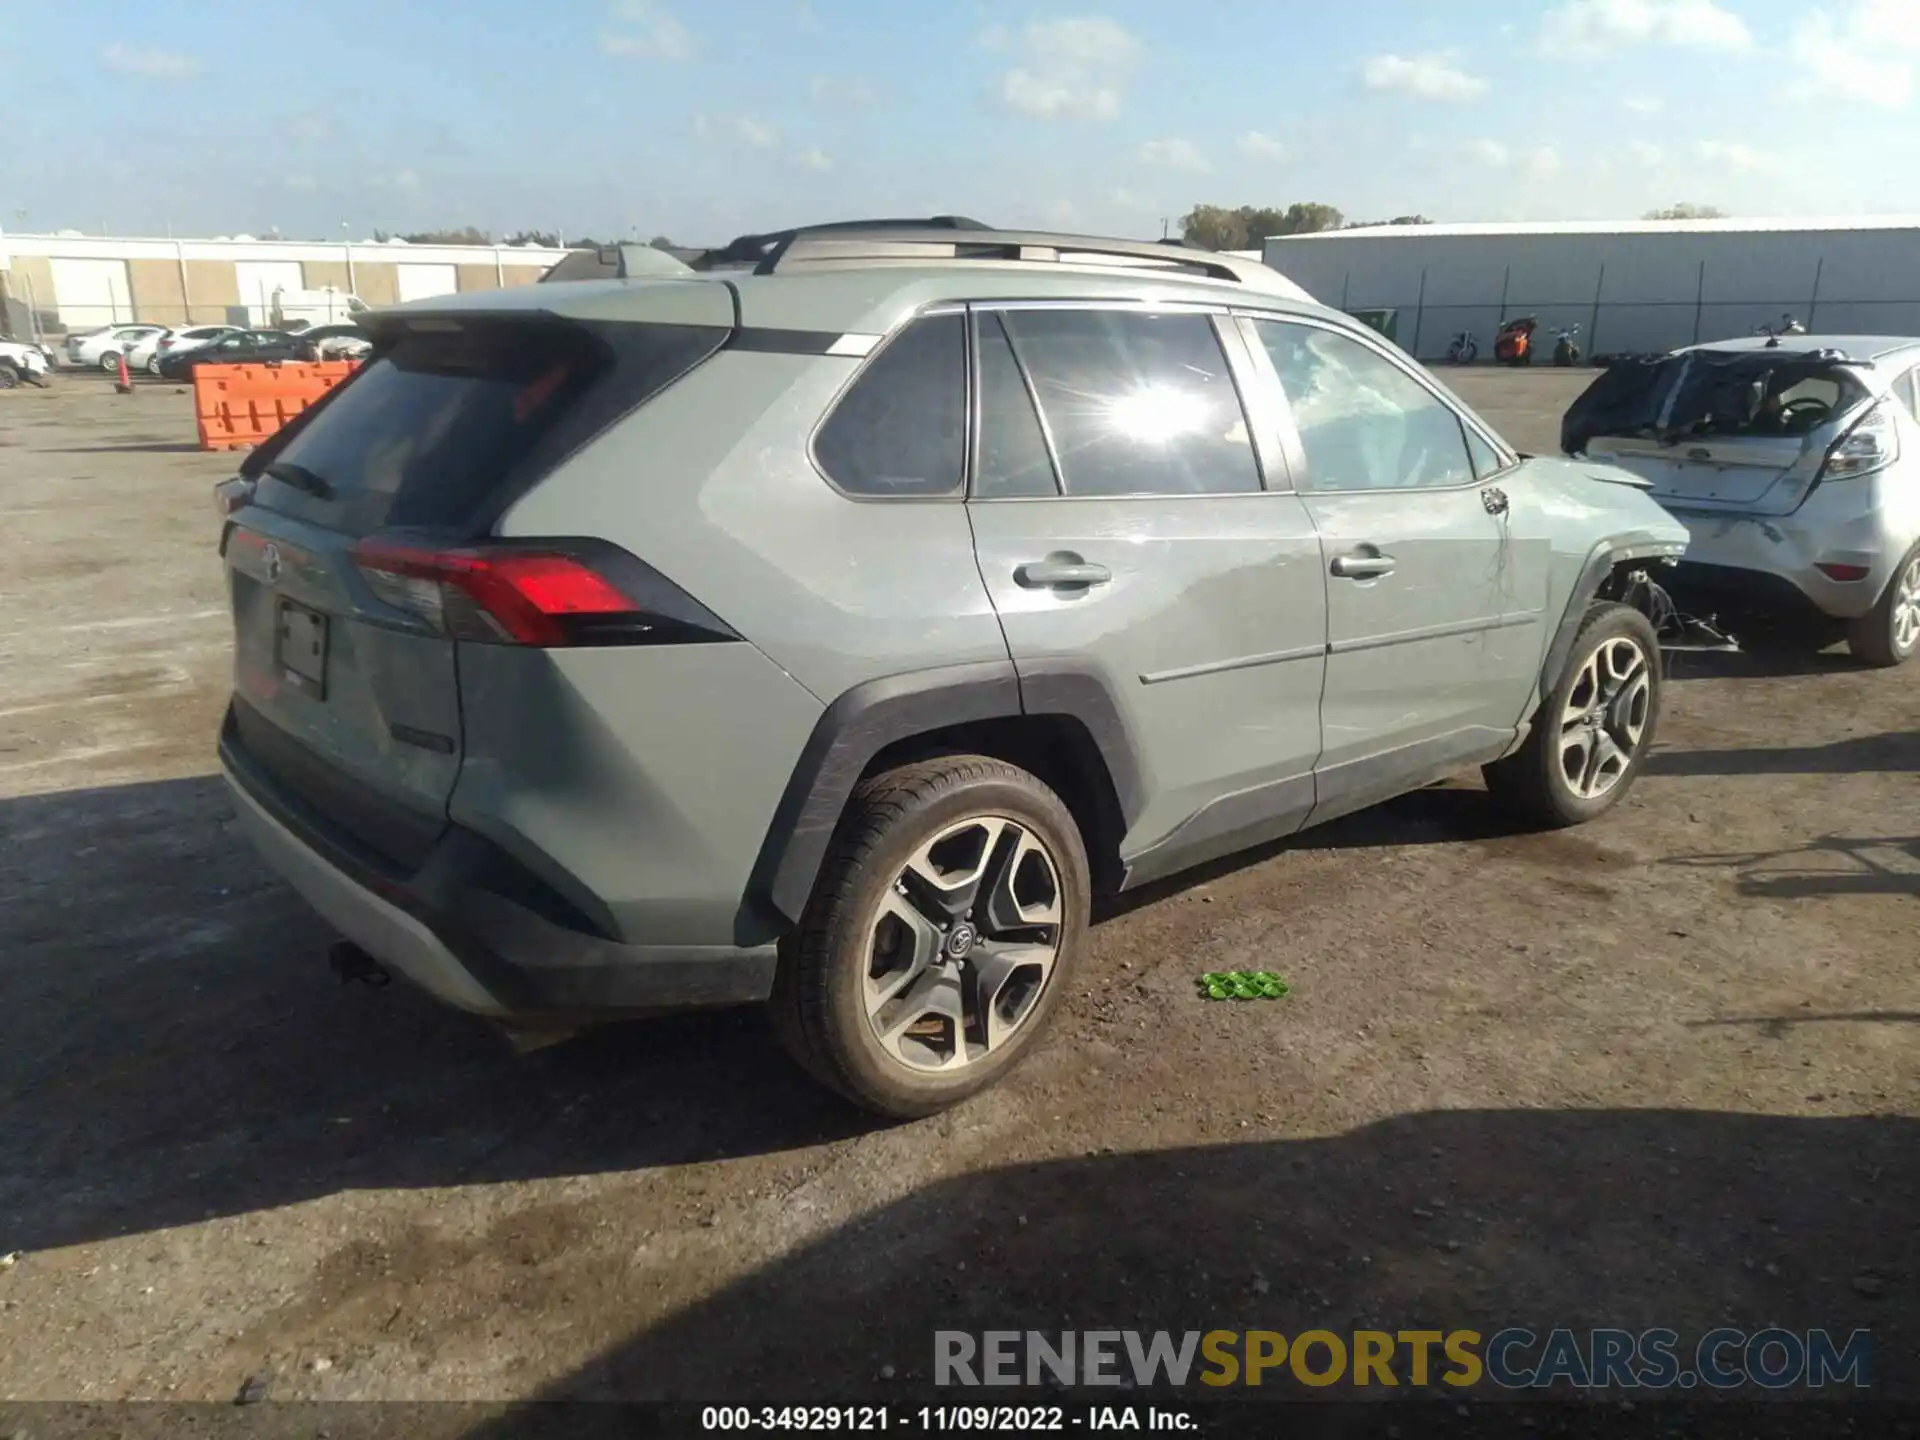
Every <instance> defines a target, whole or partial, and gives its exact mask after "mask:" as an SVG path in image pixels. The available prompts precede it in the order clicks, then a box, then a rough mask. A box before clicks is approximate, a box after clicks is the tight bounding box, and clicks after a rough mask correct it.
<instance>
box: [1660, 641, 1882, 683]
mask: <svg viewBox="0 0 1920 1440" xmlns="http://www.w3.org/2000/svg"><path fill="white" fill-rule="evenodd" d="M1867 668H1868V667H1866V666H1865V665H1863V664H1861V663H1860V661H1858V660H1856V659H1854V658H1853V656H1852V655H1851V654H1849V653H1848V652H1847V651H1846V650H1844V649H1839V650H1836V649H1833V648H1831V647H1829V648H1827V649H1820V648H1818V647H1817V646H1816V645H1813V644H1809V645H1807V646H1803V647H1801V648H1799V649H1791V648H1781V649H1765V648H1762V649H1749V650H1738V651H1689V652H1685V653H1682V654H1671V655H1669V656H1668V657H1667V679H1669V680H1676V681H1677V680H1786V679H1791V678H1793V677H1795V676H1801V675H1860V674H1864V673H1866V672H1867Z"/></svg>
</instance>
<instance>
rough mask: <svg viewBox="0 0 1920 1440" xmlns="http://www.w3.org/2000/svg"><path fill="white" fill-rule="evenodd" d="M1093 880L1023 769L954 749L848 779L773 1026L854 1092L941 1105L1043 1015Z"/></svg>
mask: <svg viewBox="0 0 1920 1440" xmlns="http://www.w3.org/2000/svg"><path fill="white" fill-rule="evenodd" d="M955 877H958V878H957V879H956V878H955ZM1091 888H1092V887H1091V882H1090V879H1089V872H1088V867H1087V856H1086V849H1085V846H1084V845H1083V843H1082V841H1081V838H1080V831H1079V827H1078V826H1077V825H1076V824H1075V822H1074V819H1073V816H1072V814H1071V813H1070V812H1069V811H1068V810H1067V807H1066V806H1065V805H1064V804H1063V803H1062V802H1061V800H1060V797H1059V796H1057V795H1055V794H1054V793H1053V791H1052V790H1050V789H1048V788H1047V786H1046V785H1044V784H1042V783H1041V782H1040V781H1039V780H1038V779H1037V778H1036V777H1034V776H1033V775H1031V774H1029V773H1028V772H1027V771H1025V770H1022V769H1019V768H1018V767H1017V766H1013V765H1009V764H1007V763H1006V762H1005V761H1002V760H996V759H992V758H990V757H987V756H983V755H953V756H943V757H940V758H938V759H933V760H926V761H921V762H919V763H916V764H912V765H905V766H901V767H900V768H898V769H895V770H889V771H886V772H885V773H883V774H880V775H876V776H873V777H871V778H870V779H868V780H865V781H863V782H861V784H860V785H859V787H858V788H857V789H856V790H855V791H854V794H853V798H852V800H851V801H850V802H849V804H848V808H847V813H846V815H845V816H844V817H843V819H842V820H841V823H840V826H839V829H838V831H837V832H836V834H835V837H834V841H833V844H832V846H831V848H830V849H829V851H828V853H827V857H826V859H825V860H824V861H823V862H822V864H821V867H820V876H819V879H818V880H817V881H816V882H815V885H814V891H813V895H812V898H811V899H810V900H809V901H808V903H807V909H806V913H805V914H804V915H803V916H802V918H801V923H800V928H799V930H798V932H797V933H796V934H795V935H794V936H792V937H791V938H790V939H789V941H788V943H787V946H786V948H785V950H784V951H783V953H782V956H781V962H780V970H779V974H778V977H777V979H776V980H775V983H774V992H773V997H772V1001H771V1009H772V1019H773V1024H774V1029H775V1032H776V1034H777V1035H778V1036H779V1038H780V1041H781V1044H782V1045H783V1046H784V1047H785V1048H786V1050H787V1051H788V1053H790V1054H791V1055H792V1056H793V1058H794V1059H795V1060H796V1061H798V1062H799V1064H800V1066H801V1068H803V1069H804V1070H806V1071H807V1073H808V1074H809V1075H811V1076H813V1078H814V1079H816V1080H818V1081H819V1082H820V1083H821V1084H823V1085H825V1086H827V1087H828V1088H829V1089H832V1090H835V1091H837V1092H839V1093H840V1094H841V1095H844V1096H845V1097H846V1098H847V1099H849V1100H851V1101H853V1102H854V1103H855V1104H856V1105H859V1106H861V1107H863V1108H864V1109H867V1110H870V1111H873V1112H874V1113H876V1114H879V1115H885V1116H888V1117H891V1118H894V1119H913V1118H916V1117H919V1116H922V1115H930V1114H933V1113H934V1112H936V1111H939V1110H944V1109H946V1108H947V1107H948V1106H950V1105H954V1104H957V1103H958V1102H959V1101H961V1100H964V1099H966V1098H967V1097H968V1096H970V1095H973V1094H975V1093H976V1092H978V1091H980V1090H982V1089H984V1088H986V1087H987V1086H988V1085H991V1084H992V1083H993V1082H994V1081H996V1080H998V1079H999V1078H1000V1077H1001V1076H1002V1075H1003V1074H1005V1073H1006V1072H1007V1071H1008V1070H1009V1069H1011V1068H1012V1067H1013V1066H1014V1065H1016V1064H1018V1063H1019V1061H1020V1059H1021V1058H1022V1057H1023V1056H1024V1055H1025V1054H1026V1053H1027V1052H1028V1051H1029V1050H1030V1049H1031V1048H1032V1046H1033V1045H1034V1044H1035V1043H1036V1042H1037V1041H1038V1039H1039V1037H1040V1035H1041V1034H1042V1033H1043V1032H1044V1030H1045V1028H1046V1025H1047V1022H1048V1021H1049V1020H1050V1019H1051V1018H1052V1014H1053V1011H1054V1010H1055V1009H1056V1008H1057V1007H1058V1005H1059V1003H1060V998H1061V996H1062V995H1064V994H1065V993H1066V989H1067V986H1068V984H1069V981H1070V979H1071V973H1072V969H1073V965H1074V963H1075V961H1076V960H1077V958H1078V954H1079V950H1080V946H1081V939H1082V937H1083V935H1084V934H1085V932H1086V927H1087V912H1088V905H1089V900H1090V894H1091Z"/></svg>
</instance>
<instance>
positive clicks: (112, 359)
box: [100, 350, 120, 375]
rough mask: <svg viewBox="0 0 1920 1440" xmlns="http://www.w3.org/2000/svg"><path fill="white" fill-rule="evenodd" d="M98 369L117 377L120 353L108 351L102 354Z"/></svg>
mask: <svg viewBox="0 0 1920 1440" xmlns="http://www.w3.org/2000/svg"><path fill="white" fill-rule="evenodd" d="M100 368H101V369H102V370H104V371H106V372H107V373H108V374H109V375H118V374H119V373H120V352H119V351H118V350H109V351H107V352H106V353H105V354H103V355H102V356H101V357H100Z"/></svg>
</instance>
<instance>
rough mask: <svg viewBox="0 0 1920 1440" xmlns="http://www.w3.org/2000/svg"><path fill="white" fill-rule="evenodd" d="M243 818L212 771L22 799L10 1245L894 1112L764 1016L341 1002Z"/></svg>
mask: <svg viewBox="0 0 1920 1440" xmlns="http://www.w3.org/2000/svg"><path fill="white" fill-rule="evenodd" d="M231 814H232V811H231V806H230V804H229V802H228V800H227V797H226V794H225V790H224V785H223V783H222V782H221V781H220V780H218V779H217V778H215V777H201V778H195V779H190V780H176V781H167V782H160V783H152V784H141V785H130V786H125V787H119V788H113V789H104V790H93V791H74V792H68V793H65V794H60V795H52V796H43V797H35V798H29V799H17V800H12V801H5V802H0V957H4V963H3V964H0V1135H4V1136H5V1137H6V1142H5V1163H4V1164H0V1217H5V1219H4V1222H3V1223H0V1249H26V1250H38V1249H45V1248H48V1247H51V1246H58V1245H67V1244H74V1243H78V1242H82V1241H88V1240H97V1239H100V1238H102V1237H106V1236H113V1235H123V1234H130V1233H138V1232H143V1231H149V1230H155V1229H159V1228H163V1227H166V1226H171V1225H178V1224H184V1223H191V1222H196V1221H199V1220H202V1219H204V1218H208V1217H210V1216H216V1215H233V1214H240V1213H244V1212H249V1211H253V1210H260V1209H267V1208H271V1207H275V1206H281V1205H286V1204H290V1203H293V1202H296V1201H301V1200H308V1199H312V1198H314V1197H316V1196H321V1195H327V1194H331V1193H334V1192H337V1191H341V1190H347V1189H385V1188H395V1187H399V1188H413V1187H426V1186H443V1185H459V1184H465V1183H471V1182H485V1181H500V1180H513V1179H522V1178H529V1177H548V1176H562V1175H572V1174H583V1173H600V1172H608V1171H624V1170H629V1169H634V1168H638V1167H644V1166H670V1165H675V1164H681V1163H687V1162H692V1161H705V1160H712V1159H716V1158H720V1157H725V1156H739V1155H749V1154H758V1153H767V1152H774V1151H781V1150H786V1149H791V1148H796V1147H801V1146H807V1145H813V1144H818V1143H821V1142H823V1141H827V1140H832V1139H836V1138H840V1137H843V1136H846V1135H850V1134H854V1133H858V1132H859V1131H861V1130H863V1129H866V1128H870V1127H871V1126H872V1124H873V1123H874V1122H873V1121H872V1120H870V1119H869V1118H867V1117H864V1116H862V1115H860V1114H859V1113H857V1112H855V1111H854V1110H852V1109H851V1108H850V1107H848V1106H846V1105H844V1104H842V1103H840V1102H838V1101H836V1100H834V1099H832V1098H831V1097H829V1096H827V1095H826V1094H825V1093H824V1092H822V1091H820V1090H818V1089H817V1088H816V1087H814V1086H813V1085H811V1084H807V1083H804V1082H802V1081H801V1079H800V1076H799V1074H798V1072H797V1071H795V1070H794V1069H793V1067H792V1066H791V1065H790V1064H789V1062H788V1061H787V1060H786V1058H785V1057H784V1056H783V1055H781V1054H780V1053H779V1052H778V1051H777V1050H776V1049H775V1048H774V1046H773V1044H772V1042H771V1039H770V1038H769V1037H767V1036H766V1034H765V1033H764V1029H765V1027H764V1022H763V1020H762V1017H761V1016H760V1014H759V1013H758V1012H757V1011H753V1010H746V1011H733V1012H725V1013H712V1014H705V1015H687V1016H680V1017H673V1018H666V1019H660V1020H650V1021H645V1022H636V1023H633V1024H627V1025H620V1026H611V1027H608V1028H606V1029H604V1030H600V1031H595V1032H592V1033H589V1034H587V1035H584V1036H582V1037H580V1038H579V1039H577V1040H574V1041H572V1042H569V1043H567V1044H564V1045H558V1046H554V1047H552V1048H550V1049H546V1050H542V1051H539V1052H537V1053H534V1054H531V1055H527V1056H521V1057H516V1056H514V1055H513V1054H512V1053H511V1051H510V1050H509V1049H508V1048H507V1046H506V1044H505V1042H504V1041H503V1040H501V1039H500V1037H499V1036H498V1035H497V1034H496V1033H495V1032H494V1031H492V1030H491V1029H490V1028H488V1027H487V1026H485V1025H484V1024H482V1023H481V1022H478V1021H475V1020H471V1019H469V1018H467V1017H464V1016H461V1015H458V1014H456V1013H454V1012H452V1011H449V1010H446V1009H444V1008H443V1007H441V1006H440V1005H438V1004H436V1003H435V1002H433V1001H431V1000H429V999H427V998H426V997H424V996H421V995H419V994H416V993H415V992H413V991H412V990H411V989H409V988H408V987H406V986H404V985H393V986H391V987H388V988H387V989H384V990H379V991H374V990H368V989H366V988H364V987H360V986H354V987H351V988H343V987H342V986H341V985H340V984H339V983H338V981H337V980H335V979H334V977H333V976H332V975H331V974H330V973H329V971H328V969H327V965H326V958H325V957H326V950H327V945H328V943H329V942H330V941H331V940H332V939H333V938H334V936H333V934H332V932H331V931H330V930H329V929H328V927H327V926H326V925H325V923H324V922H323V921H321V920H320V919H318V918H317V917H316V916H315V915H313V913H312V912H311V911H310V910H308V909H307V907H306V906H305V904H304V903H303V902H302V901H301V900H300V899H299V898H298V897H297V896H296V895H295V894H294V893H293V892H292V891H291V890H289V889H288V888H287V887H286V886H285V885H284V884H282V883H281V882H280V881H279V880H278V879H277V878H276V877H274V876H273V875H272V874H270V873H269V872H268V871H267V870H266V868H265V867H264V865H263V864H262V863H261V862H260V861H259V860H258V859H256V858H255V856H254V853H253V851H252V849H251V847H250V846H249V845H248V844H247V842H246V840H245V839H244V837H243V836H241V835H240V834H238V833H236V832H233V831H232V830H231V828H230V827H231V823H232V822H231Z"/></svg>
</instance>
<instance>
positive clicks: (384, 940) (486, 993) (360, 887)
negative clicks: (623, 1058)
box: [220, 726, 777, 1024]
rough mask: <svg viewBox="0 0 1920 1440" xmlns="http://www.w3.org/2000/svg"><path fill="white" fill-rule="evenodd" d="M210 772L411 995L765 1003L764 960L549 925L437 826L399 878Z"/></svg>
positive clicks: (556, 1009)
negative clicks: (415, 863) (427, 851)
mask: <svg viewBox="0 0 1920 1440" xmlns="http://www.w3.org/2000/svg"><path fill="white" fill-rule="evenodd" d="M220 762H221V769H222V771H223V772H224V773H225V776H226V780H227V785H228V788H229V789H230V790H231V791H232V792H233V798H234V805H235V808H236V810H237V811H238V813H239V817H240V822H241V825H242V827H243V828H244V829H245V830H246V832H247V835H248V837H249V838H250V839H251V840H252V841H253V843H254V845H255V846H256V847H258V849H259V850H260V852H261V854H262V855H263V856H265V858H266V860H267V862H268V863H269V864H270V865H271V866H272V867H273V868H274V869H275V870H276V871H277V872H279V874H280V875H281V876H282V877H283V878H284V879H285V880H286V881H287V882H288V883H289V884H290V885H292V886H293V888H294V889H295V890H297V891H299V892H300V894H301V896H302V897H303V898H305V900H306V901H307V903H308V904H309V905H311V906H312V907H313V908H314V909H315V910H316V911H318V912H319V913H320V914H321V916H323V917H324V918H325V919H326V920H327V921H328V922H329V923H331V924H332V925H333V926H334V928H335V929H337V930H338V931H339V932H340V933H341V934H342V935H344V936H346V938H348V939H349V940H352V941H353V942H354V943H355V944H357V945H359V946H360V947H361V949H363V950H365V951H366V952H367V953H368V954H370V955H372V956H373V957H374V958H375V959H377V960H379V961H380V962H381V963H383V964H384V965H386V966H388V967H389V968H391V969H393V970H396V971H398V972H399V973H401V974H402V975H405V976H406V977H407V978H408V979H409V980H411V981H412V982H413V983H414V984H416V985H418V986H419V987H420V988H421V989H423V990H425V991H427V992H428V993H429V994H432V995H434V996H435V997H437V998H438V999H440V1000H442V1001H444V1002H446V1003H447V1004H449V1005H452V1006H455V1007H456V1008H458V1009H461V1010H466V1011H469V1012H471V1013H473V1014H476V1015H485V1016H490V1017H492V1018H495V1019H499V1020H506V1021H517V1022H521V1023H540V1024H580V1023H585V1022H587V1021H592V1020H603V1019H609V1018H614V1017H616V1016H620V1015H635V1014H646V1013H652V1012H658V1011H664V1010H681V1009H690V1008H701V1007H710V1006H721V1005H738V1004H750V1003H753V1002H756V1001H760V1000H764V999H766V998H767V996H768V995H769V994H770V993H771V992H772V989H773V976H774V968H775V964H776V955H777V952H776V949H775V947H774V946H772V945H767V946H762V947H757V948H733V947H724V946H689V945H634V944H626V943H622V942H618V941H613V940H608V939H605V938H603V937H601V936H598V935H593V934H587V933H583V932H582V931H580V930H576V929H573V928H571V927H569V926H566V925H561V924H557V923H555V922H554V921H552V920H550V919H547V918H546V917H544V916H541V915H539V914H536V913H535V912H534V911H532V910H530V909H528V908H526V907H525V906H523V905H520V904H517V903H515V902H514V901H512V900H509V899H507V898H505V897H504V896H502V895H499V894H497V893H495V892H493V891H491V890H489V889H487V888H486V887H485V886H484V885H482V884H480V883H478V882H479V881H480V880H481V879H482V878H483V877H484V874H485V873H486V870H487V866H488V863H489V861H490V859H493V858H494V856H493V852H492V850H491V847H489V846H488V845H487V844H486V842H485V841H483V840H481V839H480V838H479V837H477V836H474V835H472V834H471V833H470V832H467V831H463V830H461V829H459V828H458V827H453V828H451V829H449V831H448V832H447V834H446V835H445V836H444V837H443V838H442V839H441V841H440V842H439V843H438V845H437V846H436V847H435V849H434V851H433V853H432V854H431V855H430V856H429V857H428V859H427V861H426V863H425V864H423V865H422V866H421V867H420V869H419V871H418V872H417V873H415V874H413V875H410V876H406V877H400V876H397V875H394V874H391V873H383V871H382V869H381V868H380V867H379V866H378V865H377V864H375V863H371V862H369V861H368V860H366V859H365V858H363V857H360V856H356V855H355V854H354V853H352V849H351V847H350V846H348V845H345V844H343V843H341V842H340V841H339V839H338V838H337V837H333V836H330V835H329V834H328V833H327V832H328V827H327V825H326V822H325V821H324V820H322V819H320V818H319V817H316V816H314V815H313V814H311V813H310V812H308V811H307V810H306V807H305V806H304V805H303V804H302V803H301V802H300V801H299V800H298V799H297V798H294V797H292V796H290V795H288V794H286V793H285V792H283V791H282V790H280V788H279V787H278V786H276V785H275V784H274V782H273V780H272V778H271V777H270V776H268V775H266V774H264V773H263V772H262V771H261V770H260V768H259V767H258V766H257V765H256V764H254V763H253V762H252V761H251V759H250V757H249V756H248V755H247V753H246V752H245V750H244V749H243V748H242V747H241V746H239V745H238V744H236V743H234V741H233V733H232V728H231V726H229V727H228V730H227V732H226V733H225V734H223V735H222V738H221V743H220Z"/></svg>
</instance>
